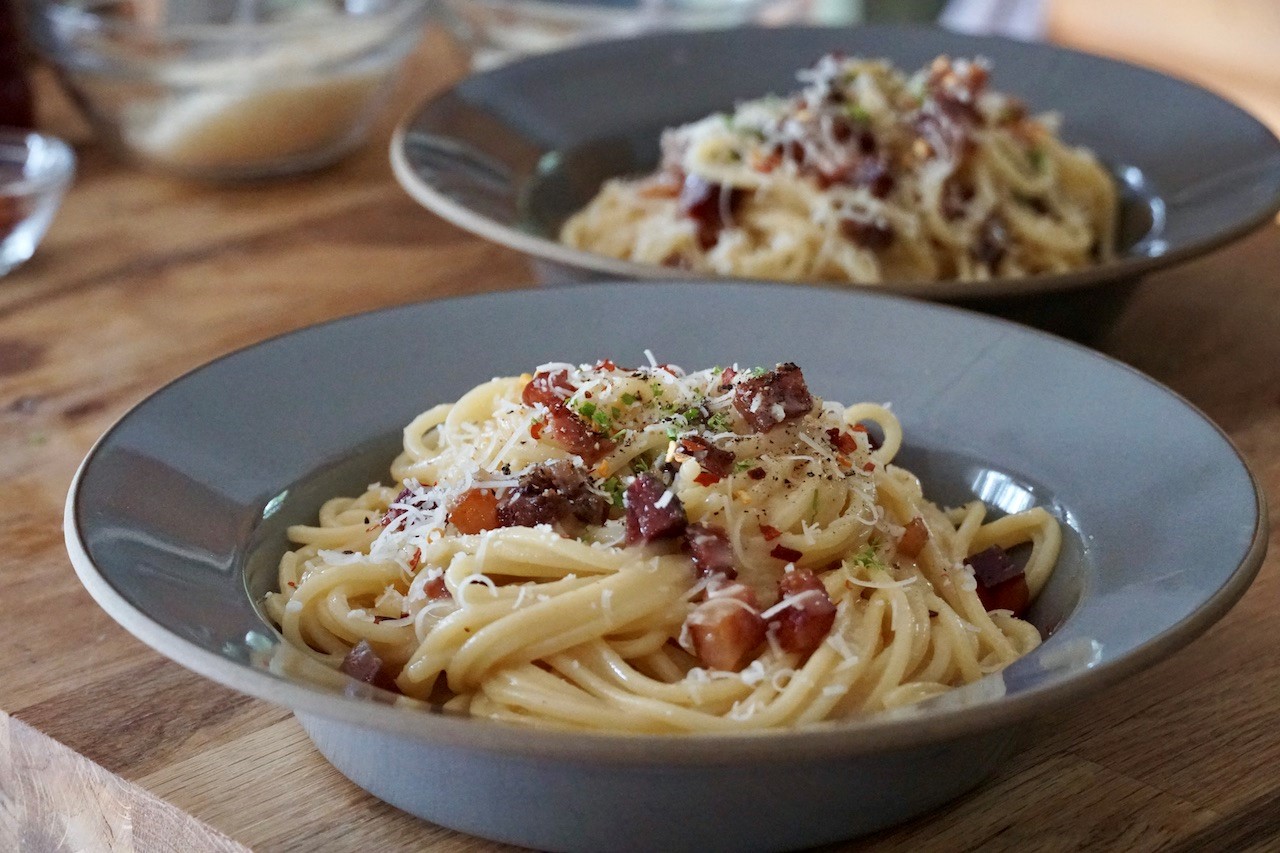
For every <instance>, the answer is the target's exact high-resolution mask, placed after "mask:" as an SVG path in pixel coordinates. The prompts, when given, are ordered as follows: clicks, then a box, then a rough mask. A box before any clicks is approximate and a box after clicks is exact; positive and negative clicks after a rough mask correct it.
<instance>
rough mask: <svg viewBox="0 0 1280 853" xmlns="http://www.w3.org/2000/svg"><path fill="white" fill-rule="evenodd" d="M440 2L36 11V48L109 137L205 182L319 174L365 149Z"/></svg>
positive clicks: (40, 5)
mask: <svg viewBox="0 0 1280 853" xmlns="http://www.w3.org/2000/svg"><path fill="white" fill-rule="evenodd" d="M427 12H428V3H427V0H345V2H344V1H343V0H208V2H200V3H183V4H154V3H134V2H131V0H32V6H31V14H29V15H28V20H29V22H30V27H31V31H32V36H33V41H34V42H35V44H36V45H37V47H38V48H39V50H40V51H41V52H42V53H43V54H44V55H45V56H46V57H47V58H48V59H49V60H50V61H51V62H52V63H53V64H54V66H55V67H56V68H57V70H58V72H59V74H60V76H61V78H62V80H63V82H64V84H65V85H66V86H67V88H68V89H69V90H70V92H71V93H72V95H73V96H74V97H75V99H76V101H77V102H78V103H79V104H80V105H81V107H82V108H83V109H84V110H85V112H86V113H87V115H88V117H89V120H90V121H91V123H92V124H93V125H94V127H95V129H96V130H97V131H98V133H99V136H100V138H101V139H102V140H104V141H105V142H106V143H107V144H108V145H110V146H111V147H113V148H114V149H116V150H117V151H118V152H120V153H121V154H124V155H126V156H127V157H130V158H132V159H134V160H136V161H138V162H139V163H141V164H142V165H145V166H150V167H154V168H157V169H160V170H162V171H167V172H171V173H176V174H179V175H183V176H187V177H195V178H206V179H215V180H216V179H240V178H259V177H267V176H271V175H280V174H288V173H293V172H301V171H306V170H309V169H314V168H318V167H320V166H324V165H327V164H329V163H332V162H333V161H335V160H337V159H338V158H340V157H341V156H343V155H344V154H346V153H348V152H349V151H351V150H352V149H353V148H355V147H356V146H358V145H359V144H360V143H361V142H363V141H364V139H365V137H366V136H367V133H368V131H369V128H370V126H371V125H372V123H373V121H374V119H375V118H376V117H377V115H378V114H379V112H380V111H381V110H382V108H383V107H384V106H385V104H386V101H387V99H388V97H389V95H390V93H391V91H392V87H393V85H394V82H395V79H396V77H397V74H398V72H399V70H400V68H401V66H402V65H403V62H404V59H405V57H406V56H407V55H408V54H409V52H410V51H411V50H412V49H413V48H414V47H415V46H416V45H417V43H418V41H419V39H420V38H421V36H422V33H423V24H424V21H425V19H426V15H427Z"/></svg>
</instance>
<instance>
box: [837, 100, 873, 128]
mask: <svg viewBox="0 0 1280 853" xmlns="http://www.w3.org/2000/svg"><path fill="white" fill-rule="evenodd" d="M844 112H845V115H847V116H849V118H851V119H853V120H854V121H856V122H859V123H860V124H870V123H871V113H869V112H867V109H866V107H864V106H862V105H861V104H850V105H849V106H847V107H845V109H844Z"/></svg>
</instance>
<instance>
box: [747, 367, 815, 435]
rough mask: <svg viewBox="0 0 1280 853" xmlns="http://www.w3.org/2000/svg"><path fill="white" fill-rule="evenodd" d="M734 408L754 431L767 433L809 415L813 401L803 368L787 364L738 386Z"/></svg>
mask: <svg viewBox="0 0 1280 853" xmlns="http://www.w3.org/2000/svg"><path fill="white" fill-rule="evenodd" d="M733 407H734V408H735V409H737V410H738V414H740V415H742V417H743V419H744V420H745V421H746V422H747V425H748V426H750V427H751V429H753V430H754V431H756V432H768V431H769V430H771V429H773V428H774V427H776V426H777V425H778V424H780V423H782V422H783V421H791V420H796V419H797V418H802V417H804V416H805V415H807V414H809V412H810V411H811V410H812V409H813V397H812V395H810V394H809V387H808V386H807V385H805V382H804V374H803V373H802V372H801V371H800V368H799V367H797V366H796V365H795V364H793V363H791V362H787V363H786V364H780V365H778V367H777V368H776V369H774V370H770V371H769V372H768V373H765V374H764V375H763V376H753V377H751V378H750V379H744V380H743V381H741V382H739V383H738V386H737V388H736V389H735V390H734V392H733Z"/></svg>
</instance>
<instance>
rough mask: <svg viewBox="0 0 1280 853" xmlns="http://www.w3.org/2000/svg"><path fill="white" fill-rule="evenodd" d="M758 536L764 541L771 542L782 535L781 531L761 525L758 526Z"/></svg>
mask: <svg viewBox="0 0 1280 853" xmlns="http://www.w3.org/2000/svg"><path fill="white" fill-rule="evenodd" d="M760 534H761V535H762V536H764V538H765V539H767V540H768V541H770V542H772V541H773V540H774V539H777V538H778V537H779V536H781V535H782V531H781V530H779V529H778V528H776V527H772V526H770V525H768V524H762V525H760Z"/></svg>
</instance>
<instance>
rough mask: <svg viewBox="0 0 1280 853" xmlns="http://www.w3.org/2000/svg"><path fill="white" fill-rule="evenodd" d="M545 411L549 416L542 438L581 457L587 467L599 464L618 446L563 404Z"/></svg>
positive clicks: (555, 404)
mask: <svg viewBox="0 0 1280 853" xmlns="http://www.w3.org/2000/svg"><path fill="white" fill-rule="evenodd" d="M547 409H548V412H549V414H548V416H547V424H546V426H545V427H543V429H542V436H543V437H545V438H546V439H548V440H550V441H553V442H555V443H556V444H558V445H560V446H561V447H563V448H564V449H565V450H567V451H569V452H570V453H572V454H575V455H577V456H581V457H582V461H583V462H586V463H587V464H588V465H594V464H595V463H597V462H599V461H600V460H601V459H603V458H604V457H606V456H608V455H609V453H610V451H612V450H613V449H614V448H615V447H617V446H618V445H617V443H616V442H614V441H613V440H612V439H610V438H609V437H608V436H605V435H602V434H601V433H598V432H596V431H595V430H594V429H592V427H591V426H590V425H589V424H588V423H587V422H586V421H584V420H583V419H582V418H580V417H578V416H577V414H575V413H574V412H573V411H572V410H570V408H569V407H568V406H566V405H565V404H564V403H562V402H557V403H554V404H552V405H550V406H548V407H547Z"/></svg>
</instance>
